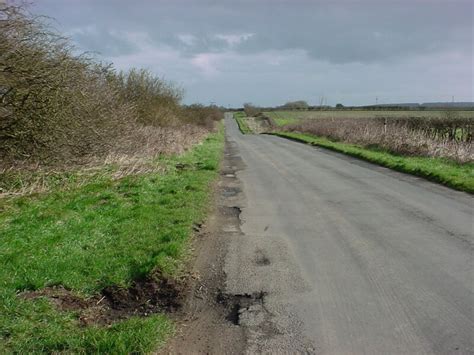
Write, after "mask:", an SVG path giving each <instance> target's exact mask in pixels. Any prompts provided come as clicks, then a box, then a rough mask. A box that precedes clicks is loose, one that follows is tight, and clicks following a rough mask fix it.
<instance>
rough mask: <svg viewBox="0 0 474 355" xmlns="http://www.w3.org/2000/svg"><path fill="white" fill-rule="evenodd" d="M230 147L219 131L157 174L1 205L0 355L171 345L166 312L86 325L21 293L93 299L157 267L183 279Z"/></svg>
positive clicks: (168, 160) (163, 161) (164, 163)
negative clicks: (48, 291)
mask: <svg viewBox="0 0 474 355" xmlns="http://www.w3.org/2000/svg"><path fill="white" fill-rule="evenodd" d="M222 147H223V131H222V128H221V130H220V131H219V133H215V134H211V135H209V136H208V138H207V139H206V140H205V141H204V142H203V144H200V145H198V146H196V147H195V148H193V149H192V150H190V151H188V152H187V153H185V154H184V155H182V156H172V157H161V158H159V159H157V160H156V161H154V163H155V164H159V165H160V167H164V171H163V170H161V172H159V173H156V172H153V173H145V174H141V175H129V176H126V177H124V178H122V179H119V180H114V179H113V178H112V177H110V178H108V179H107V178H105V177H104V176H102V177H101V178H100V179H98V180H93V181H90V183H88V184H86V185H84V186H81V187H78V188H76V189H72V190H61V191H55V192H51V193H48V194H41V195H36V196H26V197H15V198H9V199H3V200H0V211H1V212H2V213H1V214H0V233H1V237H0V261H1V265H2V268H0V280H1V281H0V353H42V352H45V353H63V352H64V353H114V354H126V353H144V352H150V351H153V350H154V349H156V347H157V346H158V345H159V344H160V343H162V342H164V340H165V339H166V338H167V337H168V336H169V335H170V334H171V333H172V332H173V324H172V322H171V321H170V320H169V319H168V318H167V317H166V316H165V315H163V314H154V315H150V316H148V317H132V318H128V319H126V320H122V321H118V322H115V323H113V324H112V325H108V326H106V325H98V324H96V325H88V326H81V325H80V323H79V322H78V314H77V312H74V311H58V310H57V308H55V307H54V306H53V304H52V303H51V302H50V301H48V300H47V299H45V298H41V297H40V298H37V299H34V300H32V299H24V298H21V297H18V293H19V292H21V291H24V290H40V289H42V288H45V287H48V286H54V285H61V286H63V287H64V288H66V289H68V290H71V292H73V293H74V294H75V295H79V296H81V297H84V298H87V297H92V296H93V295H97V293H98V292H100V291H101V290H102V289H104V288H105V287H107V286H110V285H118V286H124V287H128V286H129V285H130V284H131V283H132V280H134V279H136V278H137V277H141V276H145V275H148V274H150V273H151V272H152V271H154V270H157V269H158V270H161V271H162V272H163V273H164V274H166V275H168V276H171V277H177V276H179V274H180V272H181V271H182V265H183V261H184V259H185V256H186V253H187V247H188V241H189V236H190V235H191V233H192V228H193V225H194V223H197V222H199V221H202V220H203V219H204V218H205V215H206V211H207V206H208V201H209V196H210V188H211V182H212V181H213V180H214V179H215V178H216V176H217V174H218V172H217V171H218V167H219V161H220V158H221V155H222Z"/></svg>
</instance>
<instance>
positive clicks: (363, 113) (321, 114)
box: [264, 110, 474, 126]
mask: <svg viewBox="0 0 474 355" xmlns="http://www.w3.org/2000/svg"><path fill="white" fill-rule="evenodd" d="M264 114H265V115H266V116H268V117H271V118H273V120H275V122H276V123H277V124H278V125H279V126H284V125H286V124H290V123H296V122H298V120H301V119H312V118H375V117H390V118H395V117H399V118H402V117H444V116H445V115H446V112H445V111H443V110H427V111H390V110H387V111H374V110H322V111H319V110H315V111H296V110H295V111H283V110H282V111H269V112H264ZM455 114H456V116H459V117H462V118H469V117H471V118H474V111H455Z"/></svg>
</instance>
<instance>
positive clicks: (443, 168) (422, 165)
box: [272, 132, 474, 193]
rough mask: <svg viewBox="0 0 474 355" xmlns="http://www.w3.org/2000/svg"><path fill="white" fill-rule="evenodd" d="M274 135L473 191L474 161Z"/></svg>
mask: <svg viewBox="0 0 474 355" xmlns="http://www.w3.org/2000/svg"><path fill="white" fill-rule="evenodd" d="M272 134H274V135H276V136H280V137H284V138H290V139H293V140H296V141H299V142H303V143H308V144H311V145H317V146H320V147H323V148H326V149H330V150H334V151H336V152H341V153H344V154H347V155H350V156H353V157H356V158H360V159H363V160H367V161H369V162H371V163H375V164H378V165H382V166H385V167H387V168H390V169H393V170H397V171H401V172H404V173H409V174H412V175H417V176H421V177H424V178H426V179H428V180H431V181H435V182H438V183H441V184H443V185H446V186H449V187H451V188H454V189H456V190H460V191H465V192H469V193H474V164H472V163H467V164H458V163H456V162H453V161H449V160H446V159H441V158H428V157H407V156H400V155H395V154H391V153H388V152H385V151H379V150H371V149H367V148H363V147H359V146H357V145H353V144H347V143H340V142H333V141H331V140H329V139H327V138H322V137H316V136H312V135H309V134H303V133H294V132H275V133H272Z"/></svg>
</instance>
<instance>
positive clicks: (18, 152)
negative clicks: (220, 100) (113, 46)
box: [0, 6, 220, 168]
mask: <svg viewBox="0 0 474 355" xmlns="http://www.w3.org/2000/svg"><path fill="white" fill-rule="evenodd" d="M181 97H182V90H181V89H179V88H177V87H176V86H174V85H173V84H171V83H168V82H166V81H164V80H162V79H160V78H157V77H155V76H154V75H152V74H151V73H150V72H148V71H146V70H138V69H132V70H130V71H129V72H120V73H116V72H115V70H114V69H113V68H112V67H111V66H110V65H103V64H101V63H97V62H96V61H94V60H93V59H92V58H89V57H87V56H84V55H82V56H76V55H74V54H73V50H72V47H71V46H70V44H69V42H68V41H67V40H66V39H64V38H62V37H61V36H60V35H58V34H57V33H55V32H54V31H51V30H50V29H49V27H48V24H47V23H46V22H45V20H44V19H42V18H39V17H34V16H32V15H30V14H29V13H28V12H27V11H26V10H25V8H24V7H22V6H4V7H1V8H0V168H2V167H3V168H6V167H8V166H11V165H12V164H14V163H15V164H17V163H18V162H20V161H21V162H24V161H27V162H29V164H30V165H34V164H37V163H39V164H41V165H64V164H65V163H68V164H77V163H79V162H84V161H86V162H87V161H90V160H93V159H96V158H97V157H105V156H107V155H108V154H111V153H114V152H117V151H120V152H123V151H124V149H125V147H128V148H129V149H132V146H131V145H129V144H127V142H129V141H130V139H131V137H134V139H137V134H140V133H141V134H145V133H144V132H146V134H145V136H146V137H145V138H144V139H137V142H143V141H149V137H148V135H149V134H150V133H153V132H154V133H156V130H154V129H152V128H143V127H161V126H169V127H180V126H182V125H188V124H194V125H198V126H201V127H207V128H211V127H212V126H213V122H214V120H216V119H219V117H220V116H219V113H217V112H216V109H215V108H205V107H202V106H200V107H197V106H195V107H189V108H183V107H182V106H181V104H180V100H181ZM217 111H218V110H217ZM177 132H178V131H177V130H176V129H174V130H171V131H168V132H167V133H168V134H171V135H175V134H177ZM157 136H159V137H160V139H161V141H158V140H157V139H154V140H153V142H154V144H156V145H157V146H160V147H163V146H164V145H166V144H167V140H166V139H165V138H166V137H164V136H163V135H162V134H158V135H157ZM133 149H135V150H138V151H140V150H141V149H140V148H139V147H136V146H134V147H133ZM157 150H158V151H159V150H162V148H157ZM130 152H131V154H133V153H134V151H130Z"/></svg>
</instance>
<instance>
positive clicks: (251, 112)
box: [244, 102, 262, 117]
mask: <svg viewBox="0 0 474 355" xmlns="http://www.w3.org/2000/svg"><path fill="white" fill-rule="evenodd" d="M244 112H245V114H246V115H247V117H256V116H258V115H259V114H260V113H262V109H260V108H258V107H257V106H255V105H253V104H251V103H248V102H247V103H245V104H244Z"/></svg>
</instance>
